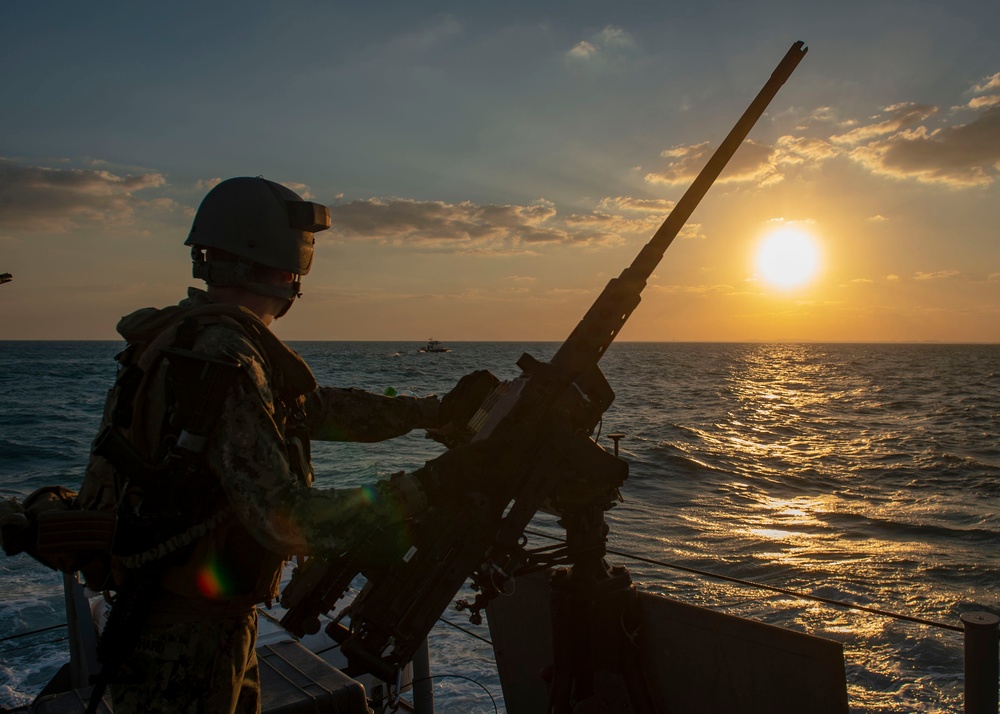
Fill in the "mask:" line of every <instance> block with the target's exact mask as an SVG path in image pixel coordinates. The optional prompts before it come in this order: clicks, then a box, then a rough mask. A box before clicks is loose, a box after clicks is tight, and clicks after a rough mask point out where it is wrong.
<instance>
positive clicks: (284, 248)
mask: <svg viewBox="0 0 1000 714" xmlns="http://www.w3.org/2000/svg"><path fill="white" fill-rule="evenodd" d="M329 227H330V211H329V210H328V209H327V207H326V206H324V205H322V204H319V203H313V202H312V201H306V200H304V199H303V198H302V197H301V196H299V195H298V194H297V193H295V192H294V191H292V190H291V189H289V188H286V187H285V186H282V185H281V184H279V183H275V182H274V181H268V180H267V179H265V178H262V177H259V176H258V177H239V178H231V179H227V180H225V181H223V182H222V183H220V184H218V185H217V186H215V188H213V189H212V190H211V191H209V192H208V194H206V196H205V198H204V199H202V202H201V205H200V206H199V207H198V212H197V213H196V214H195V216H194V223H193V224H192V225H191V232H190V233H189V234H188V237H187V240H186V241H184V245H188V246H192V248H191V259H192V260H193V261H194V267H193V273H194V277H195V278H199V279H201V280H204V281H205V282H207V283H208V284H209V285H219V286H239V287H243V288H246V289H247V290H251V291H253V292H256V293H260V294H263V295H270V296H273V297H281V298H286V299H288V300H289V301H290V300H292V299H294V298H295V297H298V296H299V294H300V293H299V289H300V288H301V283H300V282H299V280H298V276H302V275H305V274H306V273H308V272H309V268H310V266H311V265H312V257H313V245H314V244H315V242H316V239H315V238H314V237H313V234H314V233H317V232H319V231H325V230H326V229H327V228H329ZM212 249H215V250H216V251H224V252H225V253H228V254H229V256H235V257H236V260H235V261H233V260H212V259H210V257H209V256H207V255H206V250H209V251H210V250H212ZM257 265H261V266H264V267H267V268H273V269H275V270H281V271H284V272H287V273H292V274H294V275H295V276H296V280H295V281H294V282H293V283H292V284H290V285H289V287H287V288H282V287H277V286H273V285H266V284H264V283H262V282H260V281H259V280H258V279H257V276H256V271H255V266H257Z"/></svg>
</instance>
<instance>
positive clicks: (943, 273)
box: [913, 270, 960, 280]
mask: <svg viewBox="0 0 1000 714" xmlns="http://www.w3.org/2000/svg"><path fill="white" fill-rule="evenodd" d="M958 275H960V273H959V272H958V271H957V270H938V271H936V272H934V273H923V272H917V273H914V275H913V279H914V280H948V279H950V278H954V277H956V276H958Z"/></svg>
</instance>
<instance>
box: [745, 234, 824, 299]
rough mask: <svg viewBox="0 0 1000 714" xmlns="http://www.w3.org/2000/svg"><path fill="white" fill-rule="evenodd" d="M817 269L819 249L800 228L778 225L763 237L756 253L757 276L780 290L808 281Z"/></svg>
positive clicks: (810, 237)
mask: <svg viewBox="0 0 1000 714" xmlns="http://www.w3.org/2000/svg"><path fill="white" fill-rule="evenodd" d="M818 269H819V249H818V248H817V247H816V241H815V240H814V239H813V237H812V236H811V235H810V234H809V233H808V232H806V231H804V230H802V229H801V228H796V227H793V226H782V227H780V228H778V229H776V230H774V231H771V233H769V234H768V235H767V237H766V238H764V240H763V242H762V243H761V244H760V248H759V249H758V251H757V272H758V274H759V276H760V277H761V278H762V279H763V280H765V281H767V282H768V283H770V284H771V285H775V286H777V287H780V288H794V287H798V286H800V285H804V284H805V283H807V282H809V280H811V279H812V278H813V276H814V275H815V274H816V271H817V270H818Z"/></svg>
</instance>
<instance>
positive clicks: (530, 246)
mask: <svg viewBox="0 0 1000 714" xmlns="http://www.w3.org/2000/svg"><path fill="white" fill-rule="evenodd" d="M330 214H331V221H332V224H333V225H332V228H331V231H330V235H331V236H332V237H339V238H345V239H353V240H378V241H382V242H385V243H391V244H393V245H401V246H408V247H413V248H419V249H424V250H428V249H429V250H458V251H466V252H484V253H496V254H508V253H517V252H525V251H528V252H531V251H533V250H535V249H536V248H537V247H538V246H541V245H544V244H573V245H588V246H589V245H600V244H607V243H615V242H619V241H620V240H621V236H622V235H623V234H625V233H634V232H637V231H640V230H642V229H643V228H644V227H645V226H647V225H648V223H649V221H650V219H649V218H648V217H645V216H644V217H642V218H639V219H629V218H627V217H623V216H616V215H613V214H610V213H604V212H600V211H591V212H590V213H574V214H570V215H568V216H566V217H561V216H559V215H558V212H557V211H556V207H555V204H553V203H552V202H551V201H547V200H544V199H542V200H539V201H536V202H535V203H533V204H531V205H527V206H518V205H499V204H485V205H477V204H474V203H472V202H471V201H464V202H462V203H447V202H444V201H416V200H412V199H406V198H369V199H362V200H354V201H349V202H347V203H342V204H337V205H334V206H331V207H330ZM325 235H326V234H324V236H325Z"/></svg>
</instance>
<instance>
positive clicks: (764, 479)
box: [0, 342, 1000, 714]
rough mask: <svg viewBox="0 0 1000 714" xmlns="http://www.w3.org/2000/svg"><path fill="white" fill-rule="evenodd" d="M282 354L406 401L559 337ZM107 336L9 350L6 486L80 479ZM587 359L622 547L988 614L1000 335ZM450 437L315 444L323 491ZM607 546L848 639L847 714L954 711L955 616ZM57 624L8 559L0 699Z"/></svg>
mask: <svg viewBox="0 0 1000 714" xmlns="http://www.w3.org/2000/svg"><path fill="white" fill-rule="evenodd" d="M293 346H294V347H295V348H296V349H297V350H298V351H299V352H300V353H301V354H302V355H303V357H305V359H306V360H307V361H308V362H309V364H310V365H311V366H312V368H313V370H314V371H315V373H316V375H317V378H318V379H319V381H320V382H321V383H323V384H331V385H338V386H356V387H361V388H365V389H369V390H372V391H378V392H383V391H384V390H385V389H386V388H388V387H393V388H395V389H397V390H398V391H400V392H402V393H412V394H427V393H432V392H434V393H439V394H443V393H444V392H446V391H447V390H448V389H449V388H450V387H451V386H452V385H453V384H454V382H455V381H456V380H457V379H458V378H459V377H460V376H461V375H463V374H465V373H467V372H469V371H471V370H473V369H480V368H487V369H490V370H491V371H493V372H494V374H496V375H497V376H499V377H500V378H502V379H510V378H513V377H515V376H516V375H517V374H518V371H519V370H518V369H517V367H516V366H515V363H516V361H517V358H518V357H519V356H520V354H521V353H522V352H529V353H531V354H532V355H533V356H535V357H537V358H539V359H543V360H544V359H548V358H549V357H551V355H552V354H553V353H554V351H555V349H556V348H557V347H558V345H557V344H555V343H531V344H528V343H456V344H453V345H450V346H451V347H453V351H452V352H450V353H446V354H421V353H417V352H416V348H417V347H418V346H419V345H417V344H416V343H405V342H400V343H391V342H377V343H344V342H339V343H338V342H300V343H293ZM121 347H122V345H121V344H119V343H115V342H0V496H8V495H16V496H24V495H25V494H27V493H29V492H30V491H32V490H33V489H35V488H37V487H39V486H42V485H48V484H56V483H60V484H64V485H66V486H70V487H75V486H77V485H78V484H79V482H80V478H81V474H82V469H83V465H84V463H85V461H86V456H87V452H88V449H89V444H90V440H91V439H92V438H93V435H94V432H95V430H96V426H97V423H98V420H99V415H100V410H101V405H102V403H103V399H104V394H105V391H106V390H107V388H108V387H109V386H110V383H111V381H112V380H113V377H114V371H115V366H114V362H113V359H112V357H113V355H114V354H115V352H117V351H118V350H119V349H120V348H121ZM601 367H602V370H603V371H604V373H605V375H606V376H607V378H608V381H609V382H610V384H611V386H612V387H613V388H614V390H615V392H616V394H617V399H616V401H615V403H614V404H613V405H612V407H611V408H610V409H609V410H608V412H607V414H606V415H605V419H604V423H603V425H602V428H601V431H602V433H603V434H604V435H607V434H610V433H614V432H621V433H624V434H625V435H626V436H625V437H624V438H623V439H622V441H621V455H622V456H623V457H624V458H625V459H627V460H628V461H629V463H630V467H631V475H630V478H629V480H628V482H627V483H626V484H625V487H624V488H623V495H624V502H623V503H622V504H621V505H619V506H618V507H616V508H615V509H613V510H612V511H611V512H610V513H609V514H608V521H609V524H610V528H611V533H610V537H609V540H610V547H611V548H612V549H614V550H615V551H621V552H625V553H630V554H635V555H639V556H642V557H645V558H648V559H652V560H656V561H660V562H665V563H671V564H678V565H682V566H686V567H691V568H698V569H701V570H707V571H711V572H715V573H720V574H724V575H728V576H732V577H736V578H741V579H745V580H750V581H754V582H759V583H763V584H766V585H771V586H778V587H782V588H787V589H791V590H794V591H797V592H803V593H809V594H813V595H819V596H822V597H826V598H833V599H837V600H843V601H846V602H850V603H856V604H861V605H865V606H868V607H873V608H878V609H883V610H888V611H892V612H898V613H901V614H905V615H908V616H912V617H918V618H922V619H926V620H931V621H934V622H940V623H944V624H948V625H959V624H960V623H959V615H960V614H961V613H963V612H967V611H988V612H993V613H1000V555H998V554H1000V438H998V436H1000V346H996V345H857V344H684V343H658V344H652V343H624V344H616V345H613V346H612V347H611V349H610V350H609V352H608V354H607V355H606V356H605V358H604V359H603V361H602V363H601ZM601 443H602V444H604V445H605V446H606V447H607V448H611V444H610V440H609V439H608V438H607V437H606V436H602V437H601ZM441 448H442V447H440V446H439V445H437V444H436V443H434V442H432V441H428V440H426V439H424V438H422V435H421V434H411V435H408V436H406V437H403V438H401V439H396V440H393V441H391V442H385V443H382V444H366V445H362V444H316V445H315V449H314V452H315V453H314V458H315V466H316V471H317V474H318V480H317V485H318V486H320V487H323V486H337V485H349V484H350V485H353V484H358V483H364V482H367V481H370V480H372V479H375V478H377V477H379V476H384V475H386V474H388V473H391V472H393V471H398V470H400V469H413V468H414V467H416V466H418V465H420V464H421V463H422V462H423V461H424V460H426V459H428V458H430V457H432V456H434V455H436V454H437V453H439V452H440V450H441ZM546 525H548V524H545V523H543V524H542V527H545V526H546ZM610 559H611V560H612V561H613V562H615V563H617V564H621V565H625V566H626V567H628V568H629V570H630V571H631V573H632V577H633V579H634V580H635V581H636V582H637V583H638V584H639V586H640V587H641V588H643V589H645V590H648V591H651V592H657V593H662V594H666V595H669V596H670V597H674V598H676V599H679V600H682V601H684V602H689V603H693V604H698V605H704V606H707V607H711V608H714V609H718V610H720V611H723V612H727V613H731V614H738V615H742V616H746V617H751V618H754V619H758V620H760V621H764V622H769V623H773V624H778V625H781V626H784V627H788V628H791V629H795V630H800V631H804V632H809V633H812V634H817V635H822V636H825V637H829V638H833V639H836V640H838V641H840V642H842V643H843V645H844V649H845V654H846V664H847V676H848V686H849V694H850V698H851V707H852V711H853V712H952V711H960V710H961V708H962V666H963V665H962V635H961V634H960V633H958V632H953V631H950V630H947V629H940V628H936V627H931V626H927V625H921V624H916V623H911V622H906V621H900V620H897V619H893V618H887V617H881V616H878V615H874V614H872V613H869V612H859V611H854V610H846V609H843V608H838V607H832V606H828V605H824V604H820V603H817V602H815V601H809V600H804V599H801V598H798V597H795V596H791V595H785V594H778V593H775V592H772V591H767V590H759V589H755V588H751V587H747V586H743V585H738V584H733V583H730V582H724V581H718V580H714V579H706V578H702V577H699V576H696V575H692V574H690V573H687V572H684V571H677V570H673V569H671V568H668V567H663V566H658V565H657V566H654V565H650V564H647V563H642V562H636V561H630V560H628V559H625V558H623V557H619V556H611V557H610ZM446 617H447V618H448V619H449V620H450V621H452V622H454V623H458V624H463V625H464V626H466V627H468V628H469V629H471V630H473V631H475V632H477V633H478V634H480V635H481V636H484V637H488V630H487V628H486V627H485V625H484V626H481V627H479V628H476V627H474V626H471V625H468V624H467V623H466V622H465V620H464V618H463V616H462V615H461V614H460V613H455V612H451V613H449V614H447V615H446ZM64 622H65V616H64V613H63V605H62V591H61V585H60V579H59V577H58V574H56V573H54V572H52V571H49V570H47V569H46V568H44V567H42V566H40V565H39V564H37V563H35V562H34V561H32V560H31V559H29V558H27V557H25V556H18V557H14V558H3V557H2V556H0V707H9V706H13V705H16V704H20V703H25V702H27V701H28V700H29V699H30V697H31V695H33V694H34V693H36V692H37V691H38V690H39V689H40V688H41V687H42V686H43V685H44V683H45V682H46V681H47V680H48V678H49V677H50V676H51V675H52V674H53V673H54V671H55V670H56V669H57V668H58V666H59V664H60V663H61V662H62V661H63V660H64V659H65V657H66V654H65V651H66V650H65V648H66V643H65V639H64V638H65V630H64V629H62V628H60V627H59V625H60V624H62V623H64ZM49 627H51V628H52V629H47V630H44V631H41V632H38V633H37V634H34V635H30V636H24V637H22V636H19V635H20V634H21V633H24V632H34V631H36V630H41V629H42V628H49ZM431 647H432V668H433V672H434V673H435V674H437V675H451V676H448V677H442V678H440V679H438V680H436V681H435V688H434V689H435V698H436V703H437V707H438V711H440V712H461V713H462V714H471V713H474V712H492V711H494V704H493V702H492V701H491V700H490V697H489V696H488V695H487V693H486V691H488V692H489V693H490V694H492V696H493V697H494V699H495V700H496V703H497V708H498V710H499V711H503V700H502V696H501V691H500V685H499V681H498V679H497V676H496V670H495V666H494V665H493V662H492V657H491V650H490V648H489V646H488V645H485V644H483V643H482V642H480V641H479V640H476V639H473V638H471V637H468V636H466V635H464V634H463V633H461V632H459V631H457V630H455V629H454V628H452V627H449V626H447V625H440V626H439V627H437V628H436V629H435V631H434V632H433V633H432V635H431ZM484 690H485V691H484Z"/></svg>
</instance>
